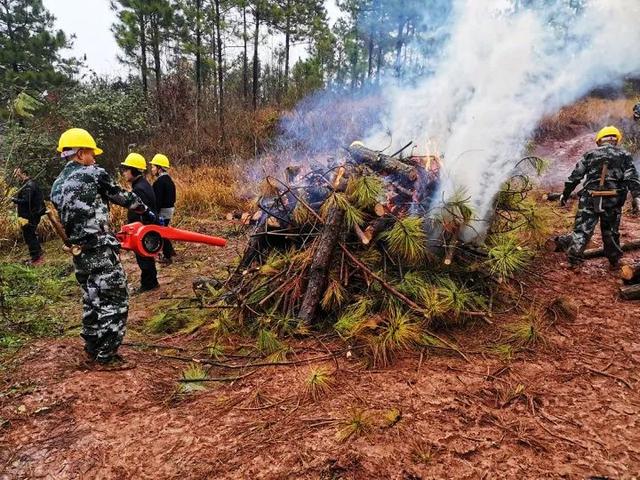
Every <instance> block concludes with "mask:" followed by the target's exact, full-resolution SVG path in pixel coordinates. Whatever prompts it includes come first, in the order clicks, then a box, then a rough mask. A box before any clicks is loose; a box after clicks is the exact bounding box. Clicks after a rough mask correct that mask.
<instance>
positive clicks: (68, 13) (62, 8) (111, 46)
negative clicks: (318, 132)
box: [43, 0, 338, 77]
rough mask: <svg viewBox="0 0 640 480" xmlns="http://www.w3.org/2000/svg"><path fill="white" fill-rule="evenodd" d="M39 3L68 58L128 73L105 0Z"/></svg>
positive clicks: (332, 10)
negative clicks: (67, 47)
mask: <svg viewBox="0 0 640 480" xmlns="http://www.w3.org/2000/svg"><path fill="white" fill-rule="evenodd" d="M43 3H44V5H45V7H46V8H47V9H48V10H49V11H50V12H51V13H52V14H53V15H54V16H55V17H56V27H57V28H60V29H62V30H64V31H65V33H66V34H67V35H68V36H71V35H75V40H74V42H73V48H72V49H71V51H69V52H67V53H68V55H69V56H74V57H81V58H83V57H84V56H85V55H86V61H85V64H86V66H87V68H88V69H89V70H93V71H95V72H96V73H97V74H98V75H100V76H103V75H108V76H111V77H118V76H126V75H127V74H128V72H129V69H128V67H126V66H125V65H122V64H121V63H120V62H118V58H117V55H118V45H117V44H116V41H115V39H114V38H113V34H112V33H111V25H112V24H113V23H114V22H115V19H116V17H115V14H114V12H113V11H111V9H110V7H109V0H43ZM326 3H327V10H328V12H329V17H330V19H331V20H332V21H333V20H335V18H336V17H337V14H338V10H337V7H336V6H335V0H328V1H327V2H326ZM274 43H275V42H274ZM301 55H303V52H302V51H300V52H294V55H293V57H294V58H293V60H294V61H295V60H296V57H299V56H301ZM84 73H87V72H86V70H85V72H84Z"/></svg>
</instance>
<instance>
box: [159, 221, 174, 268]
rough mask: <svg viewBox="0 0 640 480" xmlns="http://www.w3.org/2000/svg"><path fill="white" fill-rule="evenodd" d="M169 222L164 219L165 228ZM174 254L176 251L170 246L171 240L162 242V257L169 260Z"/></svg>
mask: <svg viewBox="0 0 640 480" xmlns="http://www.w3.org/2000/svg"><path fill="white" fill-rule="evenodd" d="M169 223H170V221H169V220H168V219H165V221H164V225H165V227H168V226H169ZM175 254H176V251H175V250H174V249H173V245H172V244H171V240H163V241H162V256H163V257H164V258H166V259H170V258H171V257H173V256H174V255H175Z"/></svg>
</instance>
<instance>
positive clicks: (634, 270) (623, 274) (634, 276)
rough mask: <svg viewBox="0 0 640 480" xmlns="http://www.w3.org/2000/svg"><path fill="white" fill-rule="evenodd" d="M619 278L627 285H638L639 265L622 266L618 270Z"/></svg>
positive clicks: (639, 281)
mask: <svg viewBox="0 0 640 480" xmlns="http://www.w3.org/2000/svg"><path fill="white" fill-rule="evenodd" d="M620 278H621V279H622V280H624V281H625V283H629V284H637V283H640V265H639V264H636V265H623V266H622V268H620Z"/></svg>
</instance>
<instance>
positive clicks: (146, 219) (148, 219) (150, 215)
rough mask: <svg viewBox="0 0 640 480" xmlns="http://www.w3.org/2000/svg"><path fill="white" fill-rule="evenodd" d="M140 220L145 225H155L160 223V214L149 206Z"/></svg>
mask: <svg viewBox="0 0 640 480" xmlns="http://www.w3.org/2000/svg"><path fill="white" fill-rule="evenodd" d="M140 220H142V223H144V224H145V225H154V224H156V223H158V216H157V215H156V214H155V213H154V211H153V210H151V209H149V208H147V209H146V210H145V211H144V213H142V215H140Z"/></svg>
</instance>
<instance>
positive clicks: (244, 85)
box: [242, 7, 249, 105]
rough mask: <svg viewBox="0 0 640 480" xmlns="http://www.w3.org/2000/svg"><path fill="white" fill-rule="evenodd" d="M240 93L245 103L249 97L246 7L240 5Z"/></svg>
mask: <svg viewBox="0 0 640 480" xmlns="http://www.w3.org/2000/svg"><path fill="white" fill-rule="evenodd" d="M242 41H243V43H244V47H243V50H242V94H243V97H244V103H245V105H246V103H247V100H248V99H249V55H248V52H247V7H242Z"/></svg>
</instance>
